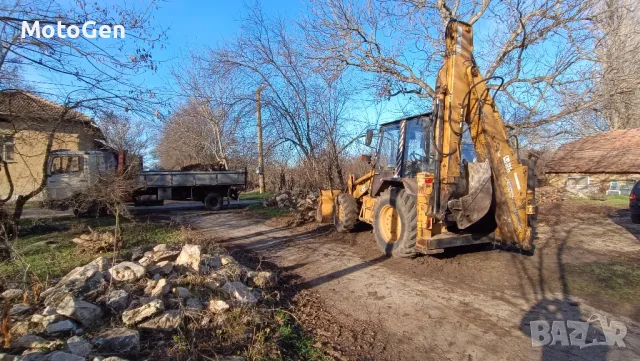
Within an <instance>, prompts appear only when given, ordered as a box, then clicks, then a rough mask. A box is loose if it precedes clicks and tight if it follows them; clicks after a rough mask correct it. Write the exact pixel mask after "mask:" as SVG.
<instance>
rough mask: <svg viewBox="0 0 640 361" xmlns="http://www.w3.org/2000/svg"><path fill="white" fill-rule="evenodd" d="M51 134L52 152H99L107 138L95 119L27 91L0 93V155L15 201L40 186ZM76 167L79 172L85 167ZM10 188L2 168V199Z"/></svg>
mask: <svg viewBox="0 0 640 361" xmlns="http://www.w3.org/2000/svg"><path fill="white" fill-rule="evenodd" d="M50 135H52V136H53V140H52V148H51V150H56V149H68V150H92V149H98V148H100V147H101V144H103V141H102V139H103V138H104V137H103V135H102V132H101V131H100V129H99V128H98V127H97V126H96V124H95V123H94V122H93V120H92V119H91V118H89V117H87V116H86V115H84V114H82V113H80V112H77V111H73V110H69V109H68V108H65V107H63V106H61V105H59V104H56V103H53V102H51V101H48V100H46V99H43V98H41V97H38V96H36V95H34V94H31V93H28V92H24V91H2V92H0V155H1V156H2V159H3V160H5V161H6V162H7V169H8V170H9V174H10V176H11V181H12V183H13V185H14V193H13V196H12V198H14V199H15V198H16V197H17V195H20V194H27V193H29V192H31V191H33V190H35V189H36V188H37V187H38V186H39V185H40V182H41V180H42V174H43V171H44V170H45V164H44V161H45V154H46V150H47V143H48V139H49V136H50ZM73 166H74V167H76V169H78V167H81V166H82V165H73ZM9 189H10V186H9V181H8V179H7V177H6V173H5V170H4V169H1V170H0V198H5V197H6V196H7V195H8V193H9Z"/></svg>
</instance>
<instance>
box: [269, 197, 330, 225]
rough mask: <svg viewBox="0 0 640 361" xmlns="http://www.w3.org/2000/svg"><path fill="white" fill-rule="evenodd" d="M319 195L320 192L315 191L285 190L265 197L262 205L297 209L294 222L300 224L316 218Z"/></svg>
mask: <svg viewBox="0 0 640 361" xmlns="http://www.w3.org/2000/svg"><path fill="white" fill-rule="evenodd" d="M318 197H319V193H318V192H313V191H311V192H304V191H298V192H291V191H284V192H280V193H278V194H276V195H275V196H273V197H270V198H266V199H264V200H263V201H262V205H263V206H265V207H277V208H282V209H289V210H292V211H295V212H296V217H295V220H294V222H293V223H295V225H299V224H303V223H306V222H313V221H314V220H315V218H316V208H317V206H318Z"/></svg>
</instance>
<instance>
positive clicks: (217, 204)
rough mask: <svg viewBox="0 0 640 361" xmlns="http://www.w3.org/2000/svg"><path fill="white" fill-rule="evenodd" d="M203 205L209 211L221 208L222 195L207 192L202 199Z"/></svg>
mask: <svg viewBox="0 0 640 361" xmlns="http://www.w3.org/2000/svg"><path fill="white" fill-rule="evenodd" d="M204 207H205V208H206V209H208V210H210V211H219V210H221V209H222V197H221V196H220V195H219V194H218V193H209V194H207V197H206V198H205V199H204Z"/></svg>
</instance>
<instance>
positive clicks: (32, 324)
mask: <svg viewBox="0 0 640 361" xmlns="http://www.w3.org/2000/svg"><path fill="white" fill-rule="evenodd" d="M276 282H277V279H276V274H275V273H273V272H269V271H260V272H258V271H253V270H249V269H247V268H246V267H244V266H241V265H240V264H239V263H238V262H236V261H235V260H234V259H233V258H232V257H231V256H229V255H221V254H216V255H212V254H205V253H204V252H202V249H201V247H200V246H199V245H192V244H187V245H184V246H182V247H181V248H171V247H169V246H167V245H165V244H160V245H157V246H155V247H153V249H150V250H149V251H146V252H144V250H140V249H138V250H136V251H134V252H133V254H132V257H131V260H130V261H124V262H119V263H116V264H111V261H110V260H109V259H107V258H104V257H99V258H97V259H95V260H94V261H92V262H90V263H88V264H86V265H84V266H81V267H77V268H75V269H74V270H72V271H71V272H69V273H68V274H67V275H65V276H64V277H62V279H60V281H59V282H58V283H57V284H56V285H55V286H53V287H51V288H49V289H47V290H45V291H44V292H42V294H41V295H39V297H38V298H39V301H38V302H37V304H34V305H26V304H23V303H22V302H23V298H24V297H23V291H22V290H19V289H9V290H6V291H4V292H3V293H2V294H1V295H0V297H2V298H3V301H4V302H5V304H7V305H10V304H12V303H14V304H13V305H12V306H11V308H10V310H9V315H10V320H11V322H10V327H11V331H10V338H11V341H12V343H11V348H10V353H7V354H0V360H23V361H36V360H37V361H45V360H46V361H81V360H102V361H117V360H126V359H131V360H133V359H137V358H138V356H137V355H140V354H141V352H142V351H144V350H141V348H143V346H142V344H147V345H148V344H149V343H150V342H142V343H141V331H142V335H143V337H142V338H143V339H144V335H145V333H144V332H147V331H149V332H154V331H155V332H167V333H171V332H174V331H177V329H178V328H180V327H184V326H186V325H187V323H189V322H198V324H202V323H203V322H212V321H211V319H212V318H213V317H215V315H216V314H218V315H221V314H222V313H224V312H226V311H227V310H229V309H232V308H234V307H250V306H251V305H254V304H256V303H258V302H260V299H261V298H262V297H263V294H264V293H263V290H264V289H268V288H271V287H274V286H275V285H276ZM33 296H34V295H31V297H32V298H33ZM143 341H144V340H143ZM142 353H144V352H142ZM221 360H225V358H221ZM227 360H242V358H239V357H231V358H227Z"/></svg>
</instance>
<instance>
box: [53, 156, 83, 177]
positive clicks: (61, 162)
mask: <svg viewBox="0 0 640 361" xmlns="http://www.w3.org/2000/svg"><path fill="white" fill-rule="evenodd" d="M83 169H84V158H83V157H81V156H73V157H66V156H55V157H53V159H52V160H51V168H50V169H49V173H50V174H61V173H76V172H82V171H83Z"/></svg>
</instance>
